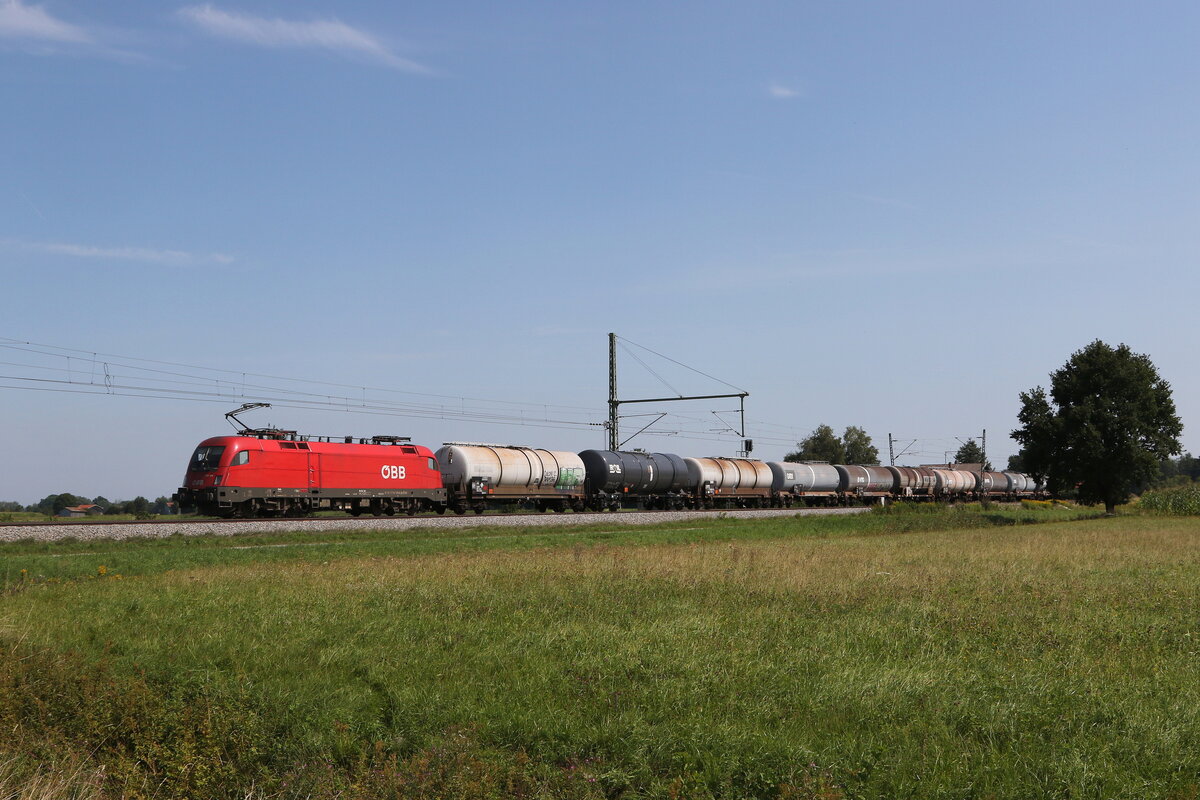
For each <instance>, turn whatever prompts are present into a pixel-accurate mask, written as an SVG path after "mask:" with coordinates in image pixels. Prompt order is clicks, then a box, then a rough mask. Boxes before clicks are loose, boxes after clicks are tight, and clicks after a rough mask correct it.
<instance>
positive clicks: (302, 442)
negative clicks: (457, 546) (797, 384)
mask: <svg viewBox="0 0 1200 800" xmlns="http://www.w3.org/2000/svg"><path fill="white" fill-rule="evenodd" d="M1043 494H1044V489H1043V487H1042V485H1041V484H1039V483H1038V482H1037V481H1036V480H1034V479H1033V478H1032V477H1030V476H1028V475H1025V474H1023V473H1019V472H1011V471H1005V472H991V471H972V470H967V469H961V468H955V465H934V466H919V467H892V466H889V467H884V466H877V465H855V464H827V463H823V462H810V463H791V462H779V461H760V460H757V459H748V458H722V457H713V458H695V457H683V456H679V455H676V454H674V453H648V452H644V451H640V450H634V451H613V450H584V451H582V452H579V453H574V452H568V451H558V450H545V449H541V448H533V447H525V446H516V445H492V444H464V443H457V442H450V443H446V444H445V445H443V446H442V447H441V448H440V449H439V450H438V451H437V452H436V453H435V452H433V451H432V450H430V449H429V448H428V447H423V446H421V445H414V444H411V443H410V442H409V441H408V440H407V439H405V438H403V437H398V436H375V437H371V438H369V439H357V440H356V439H354V438H352V437H345V438H342V437H324V436H301V435H299V434H297V433H296V432H295V431H280V430H276V429H270V428H268V429H245V430H242V431H240V432H239V433H238V434H237V435H234V436H216V437H213V438H211V439H206V440H204V441H203V442H201V443H200V445H199V446H198V447H197V448H196V450H195V452H194V453H193V454H192V457H191V460H190V461H189V463H188V468H187V474H186V475H185V477H184V481H183V488H180V489H179V491H178V492H177V493H176V496H175V497H176V500H177V501H178V503H179V505H180V506H181V507H183V508H196V509H197V510H198V511H199V512H200V513H202V514H206V515H212V516H220V517H270V516H303V515H307V514H311V513H314V512H317V511H341V512H346V513H349V514H352V515H355V516H358V515H361V514H364V513H367V514H372V515H383V514H386V515H392V514H397V513H402V514H409V515H412V514H416V513H418V512H421V511H433V512H437V513H439V514H444V513H446V512H447V511H453V512H455V513H457V514H463V513H466V512H467V511H473V512H475V513H477V514H482V513H483V512H484V511H486V510H489V509H491V510H515V509H517V508H532V509H536V510H538V511H557V512H565V511H589V510H590V511H606V510H607V511H616V510H618V509H622V508H626V509H646V510H651V509H672V510H683V509H709V508H790V507H792V506H807V505H846V504H851V503H872V502H887V501H889V500H929V501H935V500H957V499H988V498H990V499H1018V498H1023V497H1039V496H1042V495H1043Z"/></svg>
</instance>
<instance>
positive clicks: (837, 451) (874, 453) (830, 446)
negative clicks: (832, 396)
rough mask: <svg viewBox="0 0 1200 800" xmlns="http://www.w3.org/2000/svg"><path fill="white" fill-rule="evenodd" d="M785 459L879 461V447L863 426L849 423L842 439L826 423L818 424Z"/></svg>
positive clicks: (848, 461) (863, 462)
mask: <svg viewBox="0 0 1200 800" xmlns="http://www.w3.org/2000/svg"><path fill="white" fill-rule="evenodd" d="M783 460H784V461H828V462H829V463H830V464H878V463H879V450H877V449H876V448H875V446H874V445H872V444H871V437H870V436H868V435H867V432H866V431H864V430H863V429H862V428H859V427H856V426H854V425H851V426H850V427H848V428H846V432H845V433H843V434H842V436H841V438H838V435H837V434H836V433H834V432H833V428H831V427H829V426H828V425H818V426H817V427H816V429H815V430H813V432H812V433H810V434H809V435H808V438H806V439H805V440H804V441H802V442H800V443H798V444H797V445H796V449H795V450H793V451H792V452H790V453H788V454H787V455H785V456H784V457H783Z"/></svg>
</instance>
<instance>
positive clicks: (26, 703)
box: [0, 504, 1200, 800]
mask: <svg viewBox="0 0 1200 800" xmlns="http://www.w3.org/2000/svg"><path fill="white" fill-rule="evenodd" d="M1034 523H1036V524H1034ZM1197 534H1200V520H1198V519H1196V518H1193V517H1182V518H1173V517H1149V516H1118V517H1114V518H1095V517H1094V516H1093V515H1091V514H1090V513H1089V512H1080V511H1076V510H1071V509H1057V508H1052V507H1034V505H1033V504H1030V505H1029V506H1027V507H1024V508H1017V509H1006V510H999V509H995V508H992V509H984V508H980V507H978V506H967V507H963V508H959V509H952V510H946V509H907V510H899V511H893V512H891V513H872V514H869V515H865V516H861V517H853V518H822V519H804V518H782V519H770V520H751V521H742V520H729V519H725V520H722V519H710V518H705V519H697V520H695V521H688V522H684V523H678V524H672V525H665V526H659V527H652V528H647V529H637V530H630V529H624V528H622V527H621V526H620V521H619V520H614V521H613V522H611V523H609V524H608V525H603V526H592V527H588V528H564V529H563V530H561V531H558V532H548V531H546V530H544V529H530V530H527V531H522V530H516V531H514V530H512V529H505V530H500V529H495V528H492V529H489V528H487V527H480V528H476V529H471V530H467V531H446V532H423V533H417V532H406V533H384V532H375V533H371V534H368V535H364V534H356V535H342V536H338V535H331V534H320V535H318V534H295V535H290V536H270V537H268V536H243V537H237V538H236V539H220V540H218V539H180V538H174V539H167V540H161V541H155V542H145V541H139V542H124V543H121V542H87V543H83V542H64V543H59V544H53V545H48V544H37V543H19V544H14V545H7V546H5V547H4V548H3V549H0V563H2V566H0V574H2V575H3V581H4V583H3V586H4V594H3V599H2V604H0V642H2V645H3V647H2V652H0V731H4V732H6V736H5V737H4V738H0V796H8V795H10V794H15V793H16V792H17V791H24V792H25V793H26V794H27V795H30V796H33V795H34V794H35V793H36V796H42V797H47V798H48V797H117V796H128V797H195V798H200V797H230V798H233V797H237V798H245V797H263V798H266V797H272V798H274V797H279V798H293V797H294V798H301V797H318V798H334V797H344V798H363V800H367V799H368V798H383V797H389V798H390V797H463V798H466V797H514V796H519V797H562V798H576V797H578V798H592V797H596V798H599V797H621V798H640V797H663V798H669V797H701V798H703V797H722V798H740V797H783V798H827V799H829V798H844V797H864V798H865V797H939V798H941V797H946V798H951V797H961V798H971V797H980V798H984V797H988V798H992V797H994V798H1027V797H1064V798H1067V797H1070V798H1077V797H1095V798H1118V797H1129V798H1133V797H1139V798H1141V797H1164V798H1180V799H1181V800H1182V798H1194V797H1196V796H1197V792H1198V784H1200V702H1198V701H1200V685H1198V682H1197V681H1196V679H1195V676H1196V671H1197V665H1198V663H1200V603H1198V600H1200V544H1198V542H1200V539H1198V537H1197Z"/></svg>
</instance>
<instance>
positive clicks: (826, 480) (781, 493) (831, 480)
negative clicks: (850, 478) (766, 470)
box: [767, 461, 841, 507]
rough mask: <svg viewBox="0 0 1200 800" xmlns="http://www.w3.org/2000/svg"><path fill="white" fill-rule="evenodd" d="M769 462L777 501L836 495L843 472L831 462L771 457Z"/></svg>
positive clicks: (821, 499) (786, 503)
mask: <svg viewBox="0 0 1200 800" xmlns="http://www.w3.org/2000/svg"><path fill="white" fill-rule="evenodd" d="M767 466H768V467H770V469H771V478H772V480H771V492H772V494H774V496H775V499H776V504H777V505H778V504H782V505H784V506H788V507H790V506H791V505H792V504H793V503H808V502H810V501H816V502H829V500H830V499H831V498H836V497H837V492H838V484H839V483H840V482H841V476H840V475H839V474H838V471H837V469H836V468H835V467H834V466H833V465H832V464H826V463H824V462H819V463H799V462H793V461H768V462H767Z"/></svg>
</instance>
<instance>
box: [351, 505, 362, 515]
mask: <svg viewBox="0 0 1200 800" xmlns="http://www.w3.org/2000/svg"><path fill="white" fill-rule="evenodd" d="M350 516H352V517H361V516H362V509H361V508H359V507H358V506H354V507H353V508H351V509H350Z"/></svg>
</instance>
